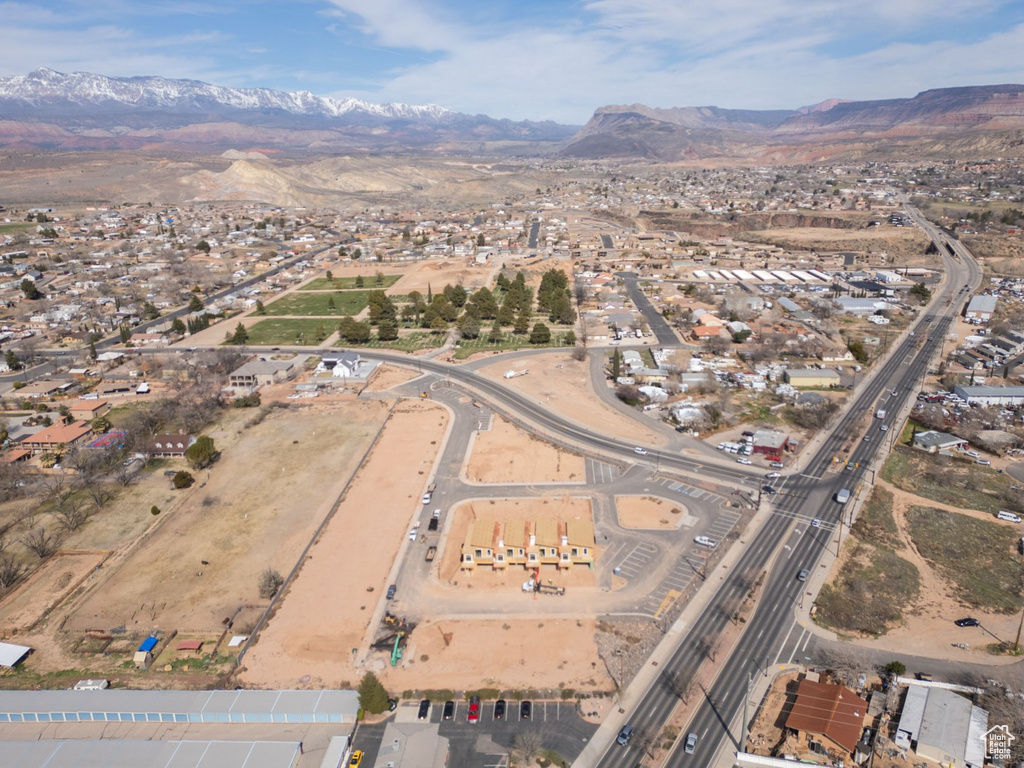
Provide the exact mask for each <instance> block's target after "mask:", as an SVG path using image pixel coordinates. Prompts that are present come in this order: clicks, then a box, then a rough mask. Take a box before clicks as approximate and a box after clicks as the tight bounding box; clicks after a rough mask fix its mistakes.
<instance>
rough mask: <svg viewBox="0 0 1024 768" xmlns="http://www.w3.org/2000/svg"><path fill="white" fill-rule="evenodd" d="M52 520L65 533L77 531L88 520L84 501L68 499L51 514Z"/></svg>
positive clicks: (87, 511)
mask: <svg viewBox="0 0 1024 768" xmlns="http://www.w3.org/2000/svg"><path fill="white" fill-rule="evenodd" d="M53 516H54V518H55V519H56V520H57V522H58V523H60V525H61V526H62V527H63V528H64V529H65V530H67V531H77V530H78V529H79V528H81V527H82V526H83V525H85V521H86V520H88V519H89V510H88V509H86V504H85V500H84V499H76V498H73V497H72V498H69V499H67V500H66V501H65V502H64V503H63V504H62V505H61V506H59V507H57V509H55V510H54V512H53Z"/></svg>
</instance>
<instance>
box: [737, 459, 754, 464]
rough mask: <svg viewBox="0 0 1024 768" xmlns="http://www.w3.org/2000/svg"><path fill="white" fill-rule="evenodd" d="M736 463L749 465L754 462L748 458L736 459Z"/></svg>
mask: <svg viewBox="0 0 1024 768" xmlns="http://www.w3.org/2000/svg"><path fill="white" fill-rule="evenodd" d="M736 463H737V464H748V465H749V464H753V463H754V462H752V461H751V460H750V459H736Z"/></svg>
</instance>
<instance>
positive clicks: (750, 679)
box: [740, 672, 754, 752]
mask: <svg viewBox="0 0 1024 768" xmlns="http://www.w3.org/2000/svg"><path fill="white" fill-rule="evenodd" d="M753 687H754V675H753V674H752V673H751V672H747V690H746V691H745V692H744V695H743V729H742V731H741V734H742V735H741V736H740V752H746V751H747V703H748V702H749V701H750V690H751V689H752V688H753Z"/></svg>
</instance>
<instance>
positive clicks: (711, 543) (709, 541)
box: [693, 536, 718, 549]
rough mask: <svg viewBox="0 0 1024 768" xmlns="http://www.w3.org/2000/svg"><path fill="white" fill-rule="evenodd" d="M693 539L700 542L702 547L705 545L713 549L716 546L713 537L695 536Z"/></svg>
mask: <svg viewBox="0 0 1024 768" xmlns="http://www.w3.org/2000/svg"><path fill="white" fill-rule="evenodd" d="M693 540H694V541H695V542H697V543H698V544H700V545H701V546H702V547H707V548H708V549H714V548H715V547H717V546H718V542H717V541H715V540H714V539H710V538H708V537H707V536H695V537H694V539H693Z"/></svg>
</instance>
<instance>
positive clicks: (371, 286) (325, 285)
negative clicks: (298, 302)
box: [299, 275, 402, 291]
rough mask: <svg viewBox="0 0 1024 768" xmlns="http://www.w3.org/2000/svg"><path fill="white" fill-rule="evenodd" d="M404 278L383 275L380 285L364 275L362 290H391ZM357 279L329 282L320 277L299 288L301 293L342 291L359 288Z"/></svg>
mask: <svg viewBox="0 0 1024 768" xmlns="http://www.w3.org/2000/svg"><path fill="white" fill-rule="evenodd" d="M401 278H402V276H401V275H383V276H382V277H381V281H380V282H379V283H378V282H377V278H376V277H375V276H373V275H363V286H362V290H367V291H372V290H375V289H378V288H381V289H383V288H390V287H391V286H392V285H394V284H395V283H397V282H398V281H399V280H400V279H401ZM358 287H359V286H357V285H356V278H355V277H335V278H334V280H328V279H327V278H326V277H318V278H317V279H316V280H311V281H310V282H308V283H306V285H304V286H302V287H301V288H299V290H300V291H342V290H349V289H352V288H358Z"/></svg>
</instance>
